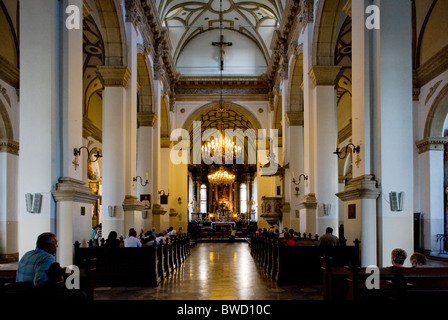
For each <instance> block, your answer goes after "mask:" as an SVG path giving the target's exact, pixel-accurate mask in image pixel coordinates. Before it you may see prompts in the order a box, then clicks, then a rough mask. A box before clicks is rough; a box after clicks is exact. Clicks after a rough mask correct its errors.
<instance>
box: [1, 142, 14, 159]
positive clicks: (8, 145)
mask: <svg viewBox="0 0 448 320" xmlns="http://www.w3.org/2000/svg"><path fill="white" fill-rule="evenodd" d="M0 152H6V153H10V154H13V155H16V156H18V155H19V143H18V142H16V141H13V140H11V139H0Z"/></svg>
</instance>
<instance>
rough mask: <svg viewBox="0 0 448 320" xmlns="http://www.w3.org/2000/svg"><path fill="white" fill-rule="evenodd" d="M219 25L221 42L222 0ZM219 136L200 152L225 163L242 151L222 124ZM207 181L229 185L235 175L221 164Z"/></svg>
mask: <svg viewBox="0 0 448 320" xmlns="http://www.w3.org/2000/svg"><path fill="white" fill-rule="evenodd" d="M219 17H220V26H219V31H220V39H221V43H222V41H223V40H222V39H223V35H222V29H223V25H222V22H223V17H222V0H220V15H219ZM222 54H223V50H222V48H221V67H220V80H221V81H220V85H221V94H220V106H219V110H218V111H219V112H221V117H222V112H225V110H224V107H223V98H222V84H223V80H222V71H223V69H224V68H223V63H222ZM219 131H220V133H221V134H220V136H219V137H218V138H216V139H215V138H214V137H213V138H212V139H211V140H210V141H208V142H207V143H205V144H204V145H202V147H201V149H202V150H201V151H202V154H203V155H204V154H205V155H207V157H209V158H210V160H213V161H214V162H215V163H220V164H223V163H226V161H225V160H226V156H227V157H228V156H230V157H231V160H233V159H237V158H239V157H240V156H241V152H242V148H241V147H240V146H239V145H236V144H235V142H233V139H229V138H228V137H226V136H225V134H224V128H223V125H221V128H220V130H219ZM208 181H209V182H210V183H211V184H216V185H222V184H227V185H230V184H232V183H233V182H234V181H235V175H234V174H231V173H229V172H227V171H226V170H224V168H223V166H222V165H221V167H220V168H219V170H217V171H215V172H214V173H212V174H209V175H208Z"/></svg>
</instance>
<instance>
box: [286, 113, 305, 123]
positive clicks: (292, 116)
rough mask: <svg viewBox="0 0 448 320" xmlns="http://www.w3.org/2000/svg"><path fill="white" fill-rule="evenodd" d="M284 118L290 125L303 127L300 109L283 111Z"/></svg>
mask: <svg viewBox="0 0 448 320" xmlns="http://www.w3.org/2000/svg"><path fill="white" fill-rule="evenodd" d="M285 119H286V121H287V122H288V125H289V126H290V127H292V126H302V127H303V119H304V118H303V112H302V111H289V112H286V113H285Z"/></svg>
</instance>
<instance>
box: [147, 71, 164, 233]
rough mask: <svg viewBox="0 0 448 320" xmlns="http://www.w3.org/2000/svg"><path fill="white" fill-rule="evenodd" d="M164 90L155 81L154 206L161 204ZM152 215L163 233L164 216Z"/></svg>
mask: <svg viewBox="0 0 448 320" xmlns="http://www.w3.org/2000/svg"><path fill="white" fill-rule="evenodd" d="M162 89H163V85H162V81H160V80H155V81H154V109H153V110H154V113H155V114H156V115H157V116H156V117H155V120H154V123H153V127H152V149H151V157H152V168H151V169H152V172H151V181H150V183H151V187H152V195H151V198H152V199H151V200H152V203H153V204H160V201H159V194H158V192H159V190H161V189H160V164H161V158H160V154H161V152H160V150H161V148H160V146H161V144H160V112H161V103H162V101H161V90H162ZM165 191H166V190H165ZM151 213H152V220H153V226H154V227H155V228H157V232H159V231H161V228H163V227H164V226H163V222H162V221H163V215H161V214H155V213H154V211H152V212H151Z"/></svg>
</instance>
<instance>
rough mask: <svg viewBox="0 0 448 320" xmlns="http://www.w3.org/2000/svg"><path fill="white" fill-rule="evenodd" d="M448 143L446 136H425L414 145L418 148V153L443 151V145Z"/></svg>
mask: <svg viewBox="0 0 448 320" xmlns="http://www.w3.org/2000/svg"><path fill="white" fill-rule="evenodd" d="M446 143H448V137H443V138H442V137H440V138H434V137H430V138H425V139H422V140H420V141H417V142H416V143H415V145H416V146H417V148H418V153H424V152H426V151H429V150H430V151H443V150H444V145H445V144H446Z"/></svg>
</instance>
